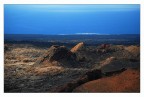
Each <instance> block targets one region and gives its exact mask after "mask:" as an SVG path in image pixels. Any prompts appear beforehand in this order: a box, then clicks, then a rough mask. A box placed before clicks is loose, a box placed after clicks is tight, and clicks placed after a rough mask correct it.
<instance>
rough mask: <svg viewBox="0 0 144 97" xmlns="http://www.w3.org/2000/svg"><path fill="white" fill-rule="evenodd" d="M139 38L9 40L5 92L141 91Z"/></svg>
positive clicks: (5, 65) (6, 48)
mask: <svg viewBox="0 0 144 97" xmlns="http://www.w3.org/2000/svg"><path fill="white" fill-rule="evenodd" d="M138 41H139V40H137V41H136V40H135V42H134V43H133V45H132V42H131V44H129V43H130V42H129V41H127V42H125V45H119V44H116V43H114V44H108V43H106V44H93V43H92V44H88V43H87V42H86V43H85V42H84V43H83V42H80V43H76V42H70V43H69V42H68V43H65V44H63V42H61V43H60V44H59V42H58V43H57V44H59V45H57V44H56V45H54V44H53V45H52V43H53V42H51V44H48V45H47V46H40V45H36V44H38V43H39V42H36V41H33V42H34V44H33V42H30V43H26V41H25V42H23V41H18V40H13V41H8V40H7V41H5V47H4V50H5V51H4V52H5V54H4V57H5V59H4V63H5V64H4V92H140V46H139V44H138V43H137V42H138ZM44 43H45V42H44ZM48 43H49V42H48ZM76 44H77V45H76Z"/></svg>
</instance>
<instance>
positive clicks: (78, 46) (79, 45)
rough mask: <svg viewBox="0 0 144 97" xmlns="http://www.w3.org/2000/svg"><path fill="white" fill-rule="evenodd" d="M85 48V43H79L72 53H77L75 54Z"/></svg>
mask: <svg viewBox="0 0 144 97" xmlns="http://www.w3.org/2000/svg"><path fill="white" fill-rule="evenodd" d="M83 46H84V43H83V42H80V43H78V44H77V45H76V46H74V47H73V48H72V49H71V52H73V53H75V52H77V51H78V50H79V49H81V48H82V47H83Z"/></svg>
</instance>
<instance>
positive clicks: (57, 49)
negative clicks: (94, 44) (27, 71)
mask: <svg viewBox="0 0 144 97" xmlns="http://www.w3.org/2000/svg"><path fill="white" fill-rule="evenodd" d="M53 63H56V64H59V65H67V66H68V65H76V55H75V54H74V53H72V52H71V51H69V50H68V49H67V48H66V47H65V46H57V45H54V46H51V47H50V48H49V49H48V51H47V53H45V54H44V55H43V56H41V57H40V58H39V59H38V60H37V61H36V63H35V64H34V66H36V65H42V64H44V65H46V64H53Z"/></svg>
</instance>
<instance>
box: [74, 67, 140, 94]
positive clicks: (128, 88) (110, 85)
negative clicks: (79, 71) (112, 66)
mask: <svg viewBox="0 0 144 97" xmlns="http://www.w3.org/2000/svg"><path fill="white" fill-rule="evenodd" d="M73 92H140V74H139V70H133V69H128V70H126V71H124V72H122V73H120V74H118V75H115V76H111V77H106V78H101V79H98V80H94V81H90V82H88V83H85V84H83V85H81V86H79V87H77V88H76V89H75V90H74V91H73Z"/></svg>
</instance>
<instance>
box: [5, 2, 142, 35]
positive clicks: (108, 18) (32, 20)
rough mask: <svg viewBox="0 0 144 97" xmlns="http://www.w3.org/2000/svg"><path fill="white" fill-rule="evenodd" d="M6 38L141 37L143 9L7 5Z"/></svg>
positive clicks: (118, 6)
mask: <svg viewBox="0 0 144 97" xmlns="http://www.w3.org/2000/svg"><path fill="white" fill-rule="evenodd" d="M4 33H5V34H54V35H56V34H58V35H67V34H139V33H140V5H14V4H13V5H9V4H5V5H4Z"/></svg>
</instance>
